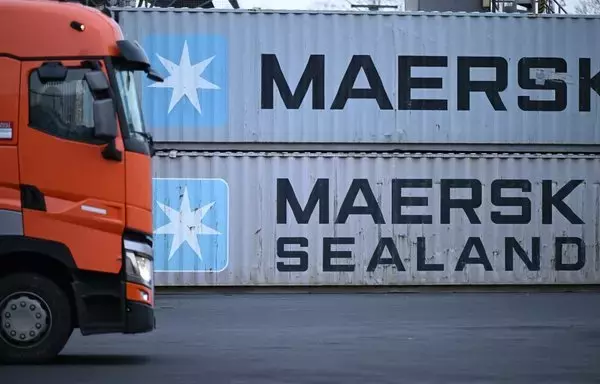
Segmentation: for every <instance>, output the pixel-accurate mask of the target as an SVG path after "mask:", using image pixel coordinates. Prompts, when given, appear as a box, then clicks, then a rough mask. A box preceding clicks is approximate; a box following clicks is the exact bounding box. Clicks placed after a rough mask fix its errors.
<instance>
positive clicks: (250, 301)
mask: <svg viewBox="0 0 600 384" xmlns="http://www.w3.org/2000/svg"><path fill="white" fill-rule="evenodd" d="M599 304H600V299H599V296H598V293H593V292H579V293H531V294H524V293H419V294H406V293H399V294H382V293H375V294H356V293H340V294H285V293H282V294H265V293H260V294H256V293H249V294H196V295H190V294H185V295H181V294H175V295H162V296H159V297H158V299H157V307H158V308H157V326H158V329H157V330H156V331H155V332H154V333H150V334H143V335H132V336H125V335H102V336H90V337H85V338H84V337H82V336H80V334H79V333H78V331H76V332H75V333H74V335H73V337H72V339H71V340H70V342H69V344H68V345H67V347H66V348H65V350H64V351H63V353H62V354H61V356H60V357H59V358H58V359H57V361H56V362H55V363H54V364H52V365H43V366H0V378H1V381H2V383H11V384H13V383H14V384H26V383H36V384H38V383H81V384H83V383H98V384H100V383H102V384H107V383H108V384H118V383H128V384H134V383H144V384H155V383H156V384H158V383H160V384H163V383H167V384H176V383H190V384H199V383H207V384H218V383H231V384H234V383H256V384H271V383H272V384H286V383H303V384H304V383H344V384H349V383H361V384H367V383H368V384H376V383H377V384H379V383H394V384H400V383H411V384H412V383H461V384H465V383H511V384H512V383H527V384H533V383H543V384H551V383H568V384H576V383H600V305H599Z"/></svg>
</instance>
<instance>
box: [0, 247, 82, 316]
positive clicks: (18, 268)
mask: <svg viewBox="0 0 600 384" xmlns="http://www.w3.org/2000/svg"><path fill="white" fill-rule="evenodd" d="M76 271H77V265H76V264H75V260H74V259H73V255H72V254H71V252H70V250H69V248H68V247H67V246H66V245H64V244H61V243H57V242H54V241H49V240H44V239H35V238H30V237H26V236H0V278H1V277H4V276H7V275H10V274H14V273H20V272H34V273H38V274H40V275H43V276H45V277H47V278H49V279H51V280H52V281H54V282H55V283H56V284H57V285H58V286H60V288H61V289H63V290H64V291H65V292H66V294H67V295H68V297H69V301H70V302H71V308H72V313H71V317H72V321H73V325H74V326H75V327H78V326H79V319H78V318H79V316H78V315H77V301H76V300H75V293H74V290H73V282H74V281H75V279H76V276H75V275H76Z"/></svg>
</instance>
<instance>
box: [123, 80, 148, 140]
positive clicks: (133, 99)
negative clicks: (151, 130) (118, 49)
mask: <svg viewBox="0 0 600 384" xmlns="http://www.w3.org/2000/svg"><path fill="white" fill-rule="evenodd" d="M116 78H117V84H118V87H119V96H120V97H121V102H122V103H123V109H125V118H126V119H127V128H128V130H129V132H130V134H131V135H132V136H133V135H135V134H141V135H142V136H144V132H145V130H144V121H143V120H142V114H141V111H140V104H139V99H138V95H137V90H136V86H135V78H134V72H133V71H129V70H122V69H117V71H116Z"/></svg>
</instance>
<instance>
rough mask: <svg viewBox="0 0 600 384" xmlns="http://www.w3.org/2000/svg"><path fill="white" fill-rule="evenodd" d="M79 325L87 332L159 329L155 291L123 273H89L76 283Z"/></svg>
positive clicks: (137, 331)
mask: <svg viewBox="0 0 600 384" xmlns="http://www.w3.org/2000/svg"><path fill="white" fill-rule="evenodd" d="M73 293H74V296H75V302H76V308H77V315H78V316H77V320H78V321H77V323H78V328H79V330H80V331H81V333H82V334H83V335H95V334H101V333H128V334H130V333H145V332H152V331H153V330H154V329H155V324H156V321H155V319H154V290H153V289H152V288H150V287H147V286H144V285H141V284H136V283H131V282H123V281H121V280H120V276H119V275H109V274H100V273H94V274H91V273H87V276H86V277H85V278H83V279H80V280H78V281H75V282H74V283H73Z"/></svg>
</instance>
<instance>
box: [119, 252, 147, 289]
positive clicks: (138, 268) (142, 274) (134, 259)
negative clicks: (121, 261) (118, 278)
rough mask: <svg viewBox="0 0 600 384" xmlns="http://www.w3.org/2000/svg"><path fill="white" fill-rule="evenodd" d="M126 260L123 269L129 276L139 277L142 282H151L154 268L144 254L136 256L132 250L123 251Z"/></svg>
mask: <svg viewBox="0 0 600 384" xmlns="http://www.w3.org/2000/svg"><path fill="white" fill-rule="evenodd" d="M125 255H126V256H127V260H126V261H125V263H126V264H125V271H126V272H127V274H128V275H129V276H132V277H137V278H141V279H142V281H143V282H144V284H146V285H151V284H152V275H153V274H154V268H153V266H152V261H151V260H150V259H148V258H147V257H144V256H138V255H136V254H135V253H134V252H131V251H125Z"/></svg>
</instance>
